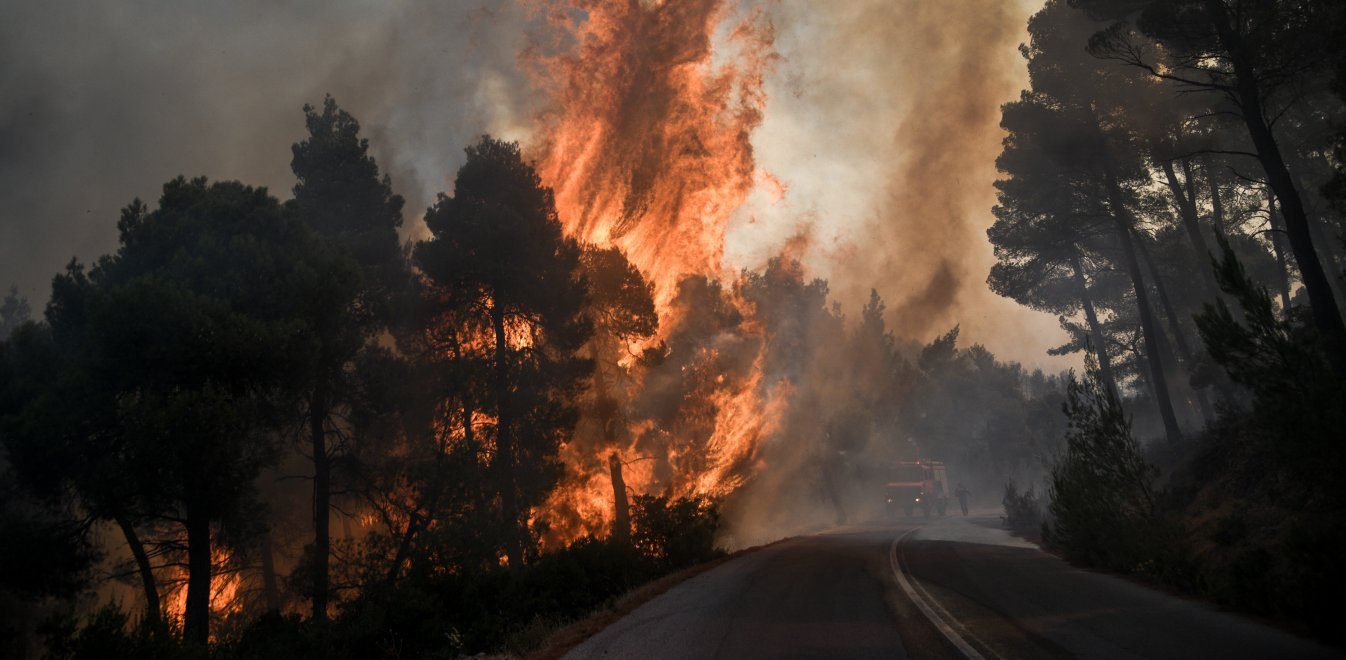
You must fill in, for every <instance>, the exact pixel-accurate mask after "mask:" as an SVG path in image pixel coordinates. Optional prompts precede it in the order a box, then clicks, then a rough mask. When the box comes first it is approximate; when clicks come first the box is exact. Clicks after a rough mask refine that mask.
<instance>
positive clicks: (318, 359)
mask: <svg viewBox="0 0 1346 660" xmlns="http://www.w3.org/2000/svg"><path fill="white" fill-rule="evenodd" d="M304 119H305V125H306V126H307V128H308V133H309V135H308V137H307V138H306V139H305V140H303V141H302V142H299V143H297V144H295V145H294V147H293V149H292V151H293V152H294V159H293V160H292V161H291V163H290V167H291V169H292V170H293V171H294V174H295V177H296V178H297V179H298V183H296V184H295V187H294V199H293V200H291V201H290V202H289V203H288V204H287V205H286V210H287V211H288V212H290V213H291V214H292V215H293V217H295V218H297V219H298V220H299V221H301V222H303V223H304V224H306V225H308V226H309V227H311V228H312V229H313V230H314V231H315V232H316V233H317V234H318V235H319V236H322V237H323V238H325V239H326V242H327V243H328V245H329V246H330V249H331V250H332V251H333V252H335V253H336V254H338V255H341V256H344V257H346V258H349V259H351V260H352V261H353V263H354V264H355V265H356V266H357V268H354V269H348V270H343V273H342V274H344V275H353V276H354V277H346V278H334V279H333V280H331V281H330V282H329V284H330V286H328V287H325V288H324V289H323V291H322V293H323V296H322V297H320V298H315V299H310V300H307V301H304V304H303V305H302V306H301V308H300V309H299V310H297V311H299V312H300V313H302V314H306V315H307V316H308V317H309V321H310V325H311V327H312V328H313V330H314V333H315V336H314V338H315V339H316V340H317V342H318V351H317V353H316V354H315V360H314V362H313V363H312V364H311V365H310V368H309V372H310V385H309V392H308V406H307V411H306V413H307V414H306V417H307V423H308V431H309V433H308V436H309V443H310V446H311V451H312V457H313V527H314V538H313V545H312V548H311V578H312V579H311V583H310V584H309V585H307V586H308V587H309V588H310V589H311V590H312V597H313V618H314V619H315V620H317V621H324V620H326V618H327V603H328V598H329V589H330V588H329V584H328V582H329V580H328V572H329V563H330V558H331V531H330V529H329V527H330V521H331V496H332V479H333V476H332V469H333V463H334V459H335V456H334V455H333V448H332V447H331V446H330V444H329V442H328V438H329V437H330V436H331V435H332V434H334V433H336V423H335V421H334V420H333V418H332V414H333V411H335V410H337V409H339V408H342V407H348V406H349V404H350V400H351V397H352V396H353V390H354V389H355V388H357V385H356V384H355V382H354V381H356V380H358V379H359V376H360V374H359V373H358V372H356V371H355V370H351V369H347V368H346V367H347V366H350V365H354V364H355V363H356V362H355V360H356V356H357V354H358V353H360V351H361V350H362V349H364V348H365V347H366V346H367V345H369V344H370V343H371V342H372V341H373V340H374V337H375V335H376V334H377V333H378V332H379V331H380V330H382V329H383V328H385V327H387V325H388V323H389V321H390V318H391V311H392V310H391V306H390V301H391V300H392V298H393V294H394V292H396V291H397V290H398V289H399V288H400V287H402V286H403V283H404V281H405V279H406V278H405V275H404V273H405V270H406V269H405V264H404V261H403V258H402V252H401V250H400V249H399V246H398V237H397V229H398V227H400V226H401V225H402V198H401V197H399V196H397V195H394V194H393V192H392V187H391V182H390V180H389V178H388V177H387V176H386V175H385V176H384V177H382V178H380V177H379V168H378V164H377V163H375V162H374V159H373V158H372V157H371V156H369V154H368V152H369V143H368V141H367V140H365V139H363V138H361V137H360V124H359V123H358V122H357V121H356V120H355V118H354V117H352V116H351V115H350V114H349V113H347V112H346V111H344V110H342V109H341V108H339V107H337V104H336V101H335V100H333V99H332V97H330V96H328V97H327V98H326V99H324V100H323V107H322V111H321V112H319V111H318V110H317V109H315V108H313V107H312V106H307V105H306V106H304Z"/></svg>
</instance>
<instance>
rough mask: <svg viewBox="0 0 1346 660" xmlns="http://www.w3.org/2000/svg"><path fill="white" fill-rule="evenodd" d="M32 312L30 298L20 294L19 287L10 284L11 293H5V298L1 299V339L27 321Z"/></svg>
mask: <svg viewBox="0 0 1346 660" xmlns="http://www.w3.org/2000/svg"><path fill="white" fill-rule="evenodd" d="M31 313H32V309H31V308H30V307H29V306H28V299H27V298H24V297H21V296H20V295H19V287H17V286H10V287H9V293H7V294H5V298H4V300H0V341H4V340H5V339H6V338H8V337H9V334H10V333H11V332H14V330H15V329H16V328H18V327H19V326H21V325H23V324H24V323H26V322H27V321H28V317H29V315H30V314H31Z"/></svg>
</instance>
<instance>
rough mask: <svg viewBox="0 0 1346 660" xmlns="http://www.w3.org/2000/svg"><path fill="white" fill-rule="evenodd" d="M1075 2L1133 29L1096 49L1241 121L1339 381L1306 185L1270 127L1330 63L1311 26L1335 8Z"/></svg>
mask: <svg viewBox="0 0 1346 660" xmlns="http://www.w3.org/2000/svg"><path fill="white" fill-rule="evenodd" d="M1072 4H1075V5H1077V6H1080V7H1083V8H1084V9H1085V10H1087V11H1089V12H1090V13H1091V14H1092V15H1094V16H1097V17H1099V18H1106V19H1121V20H1131V21H1134V26H1135V30H1139V32H1140V34H1136V32H1135V31H1134V30H1133V29H1132V27H1131V25H1129V24H1127V23H1124V22H1117V23H1114V24H1113V25H1112V26H1111V27H1109V28H1108V29H1106V30H1103V31H1100V32H1099V33H1097V34H1096V35H1095V36H1094V37H1093V38H1092V39H1090V42H1089V47H1090V50H1091V51H1092V52H1093V53H1095V54H1097V55H1099V56H1100V57H1103V58H1107V59H1113V60H1119V61H1121V62H1124V63H1126V64H1129V65H1131V66H1134V67H1137V68H1139V69H1142V70H1144V71H1147V72H1149V73H1150V74H1151V75H1153V76H1155V77H1157V78H1159V79H1162V80H1165V81H1169V82H1171V83H1174V84H1176V85H1178V86H1180V87H1181V88H1184V89H1187V90H1192V91H1200V92H1208V93H1211V94H1217V95H1220V96H1221V97H1223V99H1224V100H1226V101H1227V105H1226V106H1225V107H1224V108H1223V109H1222V111H1224V112H1231V113H1233V114H1234V115H1235V116H1237V117H1238V118H1240V119H1241V120H1242V121H1243V124H1244V127H1245V129H1246V132H1247V137H1248V139H1249V140H1250V141H1251V143H1252V147H1253V151H1252V152H1247V151H1243V152H1242V153H1244V154H1245V155H1248V156H1252V157H1254V158H1256V159H1257V161H1258V162H1259V163H1260V164H1261V165H1262V169H1263V170H1264V171H1265V173H1266V177H1267V183H1268V185H1269V186H1270V187H1271V189H1272V190H1274V191H1275V193H1276V200H1277V202H1278V204H1279V207H1280V208H1279V211H1280V213H1281V216H1282V217H1283V219H1284V221H1285V230H1286V233H1287V234H1288V236H1289V239H1290V247H1291V249H1292V250H1293V252H1294V255H1295V261H1296V262H1297V263H1298V265H1299V271H1300V277H1301V279H1302V281H1303V284H1304V288H1305V290H1306V291H1307V292H1308V297H1309V307H1310V309H1311V310H1312V312H1313V318H1314V323H1315V325H1317V327H1318V331H1319V332H1320V333H1321V334H1322V335H1323V337H1324V339H1325V341H1326V342H1327V345H1328V347H1329V355H1330V356H1331V359H1332V363H1333V367H1334V369H1335V370H1336V372H1337V374H1338V375H1339V376H1346V324H1344V323H1343V321H1342V316H1341V310H1340V308H1339V306H1338V304H1337V301H1336V300H1335V298H1334V296H1333V293H1332V286H1331V284H1330V280H1329V277H1328V274H1327V271H1326V270H1325V269H1324V267H1323V264H1322V262H1321V261H1320V259H1319V256H1318V253H1317V251H1316V249H1315V245H1314V242H1315V239H1314V237H1313V231H1314V229H1313V227H1312V225H1311V222H1312V220H1311V219H1310V217H1309V213H1308V211H1307V209H1306V204H1305V201H1304V197H1303V190H1302V188H1303V186H1302V185H1300V184H1299V183H1298V181H1297V180H1296V177H1295V176H1294V175H1293V174H1292V173H1291V169H1290V166H1289V164H1288V161H1289V160H1290V158H1289V157H1288V154H1287V153H1286V150H1285V147H1284V145H1283V144H1282V139H1281V138H1282V136H1278V135H1277V128H1276V123H1277V120H1278V119H1279V118H1280V117H1281V116H1282V115H1284V114H1285V113H1286V112H1288V111H1290V110H1291V109H1292V108H1293V107H1294V106H1295V105H1296V104H1297V103H1298V102H1300V101H1301V100H1302V98H1304V96H1305V93H1304V92H1305V86H1306V84H1310V83H1307V81H1308V80H1309V79H1310V78H1312V77H1313V76H1319V77H1321V76H1322V75H1323V68H1324V66H1326V65H1329V63H1330V60H1329V59H1328V58H1326V57H1325V56H1324V55H1325V54H1326V53H1328V52H1331V50H1332V49H1333V48H1334V46H1333V45H1332V44H1330V43H1329V42H1328V41H1327V40H1326V38H1327V36H1328V33H1327V32H1326V31H1324V30H1323V29H1321V28H1320V27H1318V26H1319V25H1320V24H1322V23H1324V22H1330V21H1331V20H1332V19H1333V18H1334V17H1338V18H1339V16H1340V10H1339V9H1336V8H1334V7H1333V3H1304V2H1297V1H1294V0H1232V1H1231V0H1150V1H1148V2H1139V3H1138V2H1129V1H1124V0H1072ZM1142 35H1143V36H1142ZM1146 38H1148V39H1152V40H1153V42H1150V41H1148V40H1147V39H1146ZM1152 44H1157V45H1159V46H1162V50H1160V49H1156V48H1154V47H1153V46H1152ZM1319 84H1321V83H1319ZM1230 151H1238V150H1237V149H1231V150H1230Z"/></svg>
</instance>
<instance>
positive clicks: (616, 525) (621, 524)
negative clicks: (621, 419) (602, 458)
mask: <svg viewBox="0 0 1346 660" xmlns="http://www.w3.org/2000/svg"><path fill="white" fill-rule="evenodd" d="M608 471H609V472H611V473H612V503H613V507H612V508H613V519H612V539H613V540H614V541H617V542H619V543H630V542H631V505H630V504H629V503H628V502H627V499H626V480H625V479H623V478H622V459H621V457H619V456H618V455H617V452H613V453H611V454H608Z"/></svg>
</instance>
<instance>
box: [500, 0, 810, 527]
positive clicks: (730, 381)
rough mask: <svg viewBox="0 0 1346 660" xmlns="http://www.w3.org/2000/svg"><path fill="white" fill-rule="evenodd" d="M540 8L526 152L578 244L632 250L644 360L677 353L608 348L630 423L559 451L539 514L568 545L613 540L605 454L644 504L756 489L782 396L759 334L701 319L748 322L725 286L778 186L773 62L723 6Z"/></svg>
mask: <svg viewBox="0 0 1346 660" xmlns="http://www.w3.org/2000/svg"><path fill="white" fill-rule="evenodd" d="M535 10H536V12H537V16H539V17H540V18H541V19H542V21H543V23H544V25H545V26H546V27H545V29H543V30H542V31H540V35H541V36H539V38H538V39H537V43H535V44H534V45H533V47H532V48H530V49H529V50H528V51H527V52H526V53H525V55H524V62H525V65H526V66H527V67H528V69H529V71H530V73H531V75H532V76H533V80H534V82H535V84H536V86H537V87H538V89H540V90H541V91H542V92H543V94H544V95H545V96H546V98H547V99H548V104H547V109H546V111H545V112H544V113H543V115H542V117H541V126H540V130H539V135H538V137H537V139H536V140H535V143H534V145H533V149H532V154H533V156H534V157H535V158H536V159H537V163H538V167H539V171H540V173H541V175H542V178H543V180H544V181H545V182H546V183H547V184H548V185H549V186H551V187H552V188H553V190H554V191H555V194H556V203H557V210H558V212H559V215H560V218H561V222H562V223H563V225H564V226H565V229H566V231H567V232H568V233H569V234H570V235H572V236H574V237H576V238H578V239H579V240H581V241H583V242H585V243H590V244H594V245H598V246H601V247H609V246H616V247H618V248H620V249H621V250H622V251H623V252H624V253H625V254H626V255H627V258H628V259H629V260H630V261H631V263H633V264H634V265H635V266H636V267H637V268H639V269H640V270H641V272H642V273H643V274H644V275H645V277H646V278H647V279H648V280H649V281H650V282H651V283H652V284H653V285H654V297H655V304H656V309H657V311H658V313H659V317H660V331H659V334H658V336H657V337H656V338H655V339H654V340H653V341H652V342H650V344H649V345H656V344H658V345H664V346H667V347H668V350H669V352H670V355H669V358H668V362H666V363H665V364H664V365H663V367H662V368H661V369H660V370H659V373H657V374H656V373H639V372H640V369H638V368H637V369H633V368H631V366H632V360H631V359H630V358H629V355H631V354H633V353H634V351H633V350H632V349H633V348H637V349H638V348H640V346H636V347H631V346H617V345H613V346H609V347H606V349H607V350H609V351H610V352H611V355H612V359H611V360H610V362H611V364H613V365H616V368H615V369H614V368H612V367H609V366H607V365H606V364H605V363H606V362H609V361H607V360H604V359H602V358H600V359H599V369H600V371H606V372H607V373H606V374H600V377H599V379H598V381H599V382H600V383H604V384H605V385H604V387H605V389H607V390H608V391H606V392H600V393H599V395H600V396H611V397H612V398H613V399H615V400H616V401H617V403H618V405H619V406H620V407H621V408H622V411H621V412H620V414H619V415H618V420H619V423H620V425H621V426H622V428H620V429H619V430H618V431H617V432H615V433H613V432H608V433H606V434H605V433H603V432H601V429H595V428H594V425H593V424H589V425H588V426H589V429H588V431H589V432H588V433H587V434H586V433H585V430H586V429H585V426H586V424H585V423H582V424H581V430H580V432H579V433H578V434H577V438H576V440H575V441H574V442H572V443H570V444H569V445H567V446H566V447H565V448H564V449H563V459H564V460H565V462H566V464H567V466H568V469H569V474H568V476H567V477H566V481H565V482H564V483H563V484H562V486H561V487H560V488H559V489H558V490H557V491H556V493H555V495H554V496H553V497H552V500H551V501H550V502H549V503H548V504H547V505H546V507H545V508H546V511H547V514H548V517H549V518H551V519H552V520H553V523H552V524H553V534H554V538H553V539H551V540H554V541H565V540H568V539H571V538H574V537H576V536H578V535H580V534H585V533H593V534H600V535H602V534H604V533H605V532H606V530H607V529H608V525H609V524H610V521H611V520H612V518H613V515H614V514H613V501H614V492H613V486H612V483H613V475H612V473H611V471H610V469H609V467H610V456H611V455H613V454H615V455H616V456H617V460H618V461H620V463H621V466H622V472H623V474H624V476H623V479H622V480H623V481H624V482H625V484H626V486H627V488H628V490H630V491H632V492H633V493H636V494H652V495H670V496H675V497H678V496H689V495H708V496H713V497H721V496H724V495H727V494H729V493H731V492H732V491H733V490H734V489H735V488H737V487H738V486H740V485H741V484H742V483H744V481H745V480H746V479H748V478H750V476H751V474H752V472H753V470H755V469H756V462H757V460H758V456H757V454H758V448H759V445H760V443H761V442H762V440H763V438H764V437H765V436H766V435H767V434H768V433H769V431H770V427H771V425H772V424H773V420H775V419H777V418H778V417H779V408H780V406H782V405H783V401H784V396H783V395H779V394H777V393H775V392H773V391H770V388H767V387H765V384H764V383H763V370H762V351H763V342H762V341H761V336H762V333H761V329H760V328H756V327H753V324H752V323H751V322H750V321H743V320H742V319H741V318H740V319H739V320H738V321H737V322H736V323H735V322H727V323H722V324H720V327H703V326H704V325H705V324H704V323H700V322H699V321H697V320H696V319H693V318H692V317H693V316H695V315H696V314H698V313H704V311H705V310H704V309H699V308H698V307H699V306H700V305H701V304H702V303H705V302H706V301H711V300H712V299H718V300H721V301H723V302H724V303H727V305H728V306H729V307H730V308H737V309H728V310H725V311H726V312H727V314H728V316H734V315H736V314H737V315H738V316H740V317H743V316H750V312H751V310H750V309H747V304H746V303H744V302H743V301H741V300H739V299H738V298H737V297H736V296H734V294H733V291H732V289H722V288H720V286H719V285H718V283H717V281H718V280H725V279H728V278H730V277H732V275H733V273H731V272H726V267H725V265H724V263H723V261H724V244H725V233H726V228H727V226H728V225H729V222H730V220H731V218H732V216H733V215H734V213H735V211H736V210H738V209H739V208H740V207H741V206H742V205H743V204H744V202H745V201H746V200H747V198H748V196H749V194H750V193H752V192H753V190H754V188H755V187H756V186H758V185H759V184H767V185H770V184H772V183H773V182H774V181H775V179H774V178H773V177H771V176H770V175H769V174H768V173H766V172H763V171H760V170H759V168H758V167H757V165H756V163H755V160H754V158H753V147H752V143H751V136H752V132H753V130H754V129H755V128H757V127H758V126H759V125H760V123H761V121H762V116H763V110H764V107H765V103H766V97H765V93H764V90H763V81H764V77H765V75H766V74H767V73H768V71H769V69H770V67H771V65H772V63H773V61H774V59H775V57H776V56H775V53H774V50H773V48H772V39H773V33H772V27H771V24H770V22H769V21H768V20H767V19H766V18H765V16H764V15H763V14H761V13H747V14H744V13H741V12H739V11H737V9H736V7H735V6H734V5H733V4H732V3H726V2H723V1H721V0H687V1H680V2H659V1H655V0H579V1H577V2H541V3H539V4H538V5H537V6H535ZM776 185H777V188H775V190H777V192H779V190H778V184H776ZM688 278H692V279H688ZM702 294H706V295H702ZM707 295H709V296H710V297H706V296H707ZM721 316H724V315H721ZM721 320H725V319H721ZM712 325H714V324H712ZM680 338H681V339H680ZM586 435H587V436H589V437H586Z"/></svg>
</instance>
